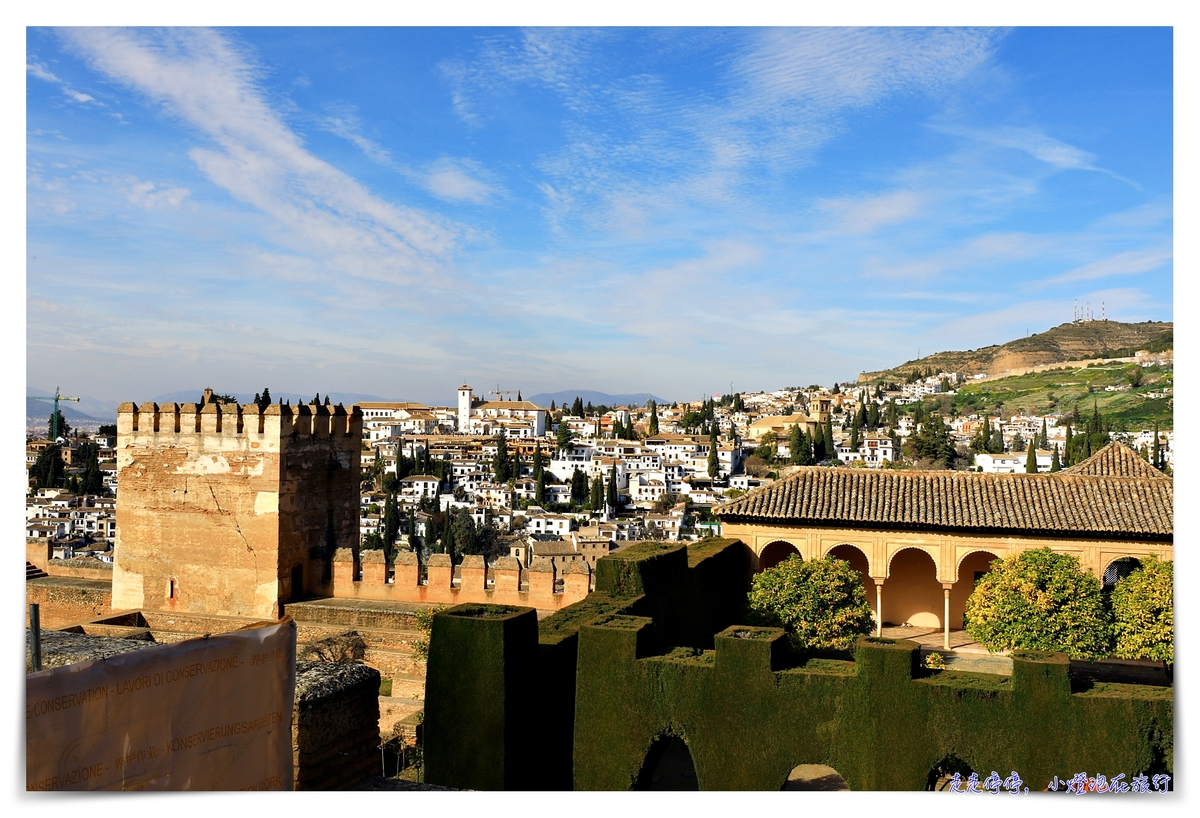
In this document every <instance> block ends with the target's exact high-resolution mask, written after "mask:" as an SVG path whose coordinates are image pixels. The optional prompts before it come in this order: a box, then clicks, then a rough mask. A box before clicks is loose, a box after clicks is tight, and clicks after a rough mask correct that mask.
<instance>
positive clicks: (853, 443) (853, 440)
mask: <svg viewBox="0 0 1200 818" xmlns="http://www.w3.org/2000/svg"><path fill="white" fill-rule="evenodd" d="M850 448H851V449H854V450H855V451H858V414H857V413H856V414H855V415H854V423H852V424H851V425H850Z"/></svg>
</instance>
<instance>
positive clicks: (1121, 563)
mask: <svg viewBox="0 0 1200 818" xmlns="http://www.w3.org/2000/svg"><path fill="white" fill-rule="evenodd" d="M1141 567H1142V561H1141V560H1139V559H1137V558H1136V557H1118V558H1117V559H1115V560H1113V561H1112V562H1110V563H1109V564H1108V567H1107V568H1105V569H1104V578H1103V580H1102V585H1103V588H1104V590H1105V591H1111V590H1112V589H1113V588H1115V587H1116V586H1117V583H1118V582H1120V581H1121V580H1123V579H1125V577H1127V576H1129V575H1130V574H1132V573H1133V572H1134V571H1136V570H1137V569H1139V568H1141Z"/></svg>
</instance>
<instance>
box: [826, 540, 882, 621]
mask: <svg viewBox="0 0 1200 818" xmlns="http://www.w3.org/2000/svg"><path fill="white" fill-rule="evenodd" d="M825 556H827V557H833V558H834V559H839V560H845V561H846V562H848V563H850V567H851V568H853V569H854V570H855V571H857V572H858V575H859V576H860V577H861V578H862V584H863V593H864V594H866V597H867V604H868V605H870V606H871V616H872V618H874V615H875V580H873V579H871V558H870V557H868V556H867V554H866V552H865V551H863V549H861V548H859V547H858V546H857V545H853V544H851V543H841V544H839V545H835V546H834V547H833V548H830V549H829V550H828V551H827V552H826V553H825Z"/></svg>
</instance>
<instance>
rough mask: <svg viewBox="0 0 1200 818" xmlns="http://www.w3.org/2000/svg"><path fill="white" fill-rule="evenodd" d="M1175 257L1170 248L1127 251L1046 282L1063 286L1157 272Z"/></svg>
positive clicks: (1077, 268)
mask: <svg viewBox="0 0 1200 818" xmlns="http://www.w3.org/2000/svg"><path fill="white" fill-rule="evenodd" d="M1172 257H1173V253H1172V252H1171V248H1170V247H1149V248H1146V249H1144V250H1127V251H1126V252H1124V253H1117V254H1115V255H1112V256H1109V257H1108V258H1104V259H1100V260H1099V261H1093V262H1091V263H1090V264H1084V265H1082V266H1080V267H1076V268H1075V269H1073V270H1069V271H1067V272H1065V273H1063V274H1062V275H1059V276H1055V277H1054V278H1051V279H1049V280H1047V281H1046V282H1045V284H1046V285H1050V284H1062V283H1064V282H1068V281H1087V280H1090V279H1094V278H1107V277H1109V276H1121V275H1139V274H1141V273H1148V272H1150V271H1151V270H1157V269H1158V268H1159V267H1162V266H1163V265H1165V264H1166V263H1167V262H1169V261H1170V260H1171V259H1172Z"/></svg>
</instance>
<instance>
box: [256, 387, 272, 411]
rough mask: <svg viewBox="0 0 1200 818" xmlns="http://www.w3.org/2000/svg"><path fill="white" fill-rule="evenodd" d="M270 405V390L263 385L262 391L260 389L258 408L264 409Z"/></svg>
mask: <svg viewBox="0 0 1200 818" xmlns="http://www.w3.org/2000/svg"><path fill="white" fill-rule="evenodd" d="M270 405H271V390H270V389H268V388H267V387H265V386H264V387H263V391H262V402H261V403H259V404H258V408H259V409H266V408H267V407H268V406H270Z"/></svg>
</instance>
